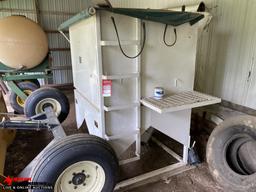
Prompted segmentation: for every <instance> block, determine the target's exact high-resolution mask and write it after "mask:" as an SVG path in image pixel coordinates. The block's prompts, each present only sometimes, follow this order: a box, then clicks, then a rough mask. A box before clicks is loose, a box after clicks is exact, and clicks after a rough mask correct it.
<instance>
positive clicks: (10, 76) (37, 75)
mask: <svg viewBox="0 0 256 192" xmlns="http://www.w3.org/2000/svg"><path fill="white" fill-rule="evenodd" d="M0 72H1V73H4V74H2V75H1V77H0V81H5V82H6V83H7V85H8V86H9V88H10V89H11V90H12V91H13V92H14V93H16V94H17V95H18V96H19V97H20V98H21V99H23V100H26V99H27V97H28V96H27V95H26V94H25V93H24V92H23V91H22V90H21V89H20V88H19V87H18V86H17V84H16V83H15V81H21V80H33V79H50V78H52V73H51V70H50V69H49V57H48V56H47V57H46V58H45V59H44V60H43V62H42V63H41V64H40V65H38V66H36V67H35V68H33V69H28V70H26V69H20V70H15V69H11V68H9V67H7V66H5V65H4V64H3V63H0Z"/></svg>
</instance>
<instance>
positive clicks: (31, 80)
mask: <svg viewBox="0 0 256 192" xmlns="http://www.w3.org/2000/svg"><path fill="white" fill-rule="evenodd" d="M15 82H16V83H20V82H31V83H34V84H35V85H36V86H37V88H40V87H41V85H40V82H39V81H38V80H37V79H28V80H21V81H15Z"/></svg>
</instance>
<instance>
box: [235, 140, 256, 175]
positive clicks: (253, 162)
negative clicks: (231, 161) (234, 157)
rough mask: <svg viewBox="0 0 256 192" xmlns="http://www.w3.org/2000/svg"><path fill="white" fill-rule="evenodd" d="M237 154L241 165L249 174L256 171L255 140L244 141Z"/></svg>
mask: <svg viewBox="0 0 256 192" xmlns="http://www.w3.org/2000/svg"><path fill="white" fill-rule="evenodd" d="M238 156H239V158H240V161H241V164H242V167H243V168H244V169H245V170H246V171H247V173H249V174H253V173H255V172H256V142H255V141H249V142H246V143H244V144H243V145H242V146H241V147H240V149H239V151H238Z"/></svg>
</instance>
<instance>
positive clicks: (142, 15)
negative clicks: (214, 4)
mask: <svg viewBox="0 0 256 192" xmlns="http://www.w3.org/2000/svg"><path fill="white" fill-rule="evenodd" d="M98 10H106V11H110V12H113V13H117V14H121V15H127V16H130V17H135V18H139V19H143V20H148V21H154V22H159V23H164V24H167V25H172V26H178V25H182V24H184V23H190V24H191V25H193V24H195V23H197V22H198V21H200V20H201V19H203V18H204V15H203V14H200V13H192V12H182V11H169V10H161V9H127V8H98Z"/></svg>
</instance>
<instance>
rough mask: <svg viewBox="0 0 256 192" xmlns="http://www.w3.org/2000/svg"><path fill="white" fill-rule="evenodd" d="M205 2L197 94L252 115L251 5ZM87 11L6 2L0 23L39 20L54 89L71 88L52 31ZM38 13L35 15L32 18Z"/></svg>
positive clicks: (55, 3)
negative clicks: (11, 18) (207, 16)
mask: <svg viewBox="0 0 256 192" xmlns="http://www.w3.org/2000/svg"><path fill="white" fill-rule="evenodd" d="M36 1H38V6H37V8H36V6H35V2H36ZM199 2H201V1H200V0H176V1H170V0H111V3H112V4H113V6H115V7H138V8H167V7H175V6H180V5H183V4H186V5H190V4H195V3H199ZM205 2H206V4H207V7H208V8H209V11H210V12H211V13H212V14H213V16H214V18H213V21H212V23H211V25H210V26H209V27H208V28H207V30H206V31H205V32H204V33H203V35H202V37H201V38H200V40H199V44H198V56H197V70H196V81H195V86H196V89H197V90H199V91H203V92H206V93H209V94H213V95H216V96H219V97H222V98H223V99H225V100H227V101H231V102H233V103H236V104H240V105H244V106H247V107H251V108H254V109H256V100H255V99H254V98H256V75H255V73H256V69H255V67H256V66H255V62H256V30H255V29H256V22H255V21H254V20H255V18H256V12H255V10H256V1H255V0H247V1H244V0H233V1H230V0H206V1H205ZM86 5H87V0H72V1H70V0H7V1H3V2H0V17H5V16H8V15H11V14H23V15H26V16H27V17H29V18H31V19H33V20H35V21H37V20H38V21H39V22H40V23H41V24H42V26H43V27H44V29H45V30H46V31H47V33H48V38H49V43H50V48H51V54H52V58H53V66H54V68H55V71H54V83H59V84H60V83H71V82H72V73H71V60H70V51H69V45H68V43H67V42H66V41H65V39H64V38H63V37H62V36H61V35H60V34H58V33H57V31H56V29H57V27H58V26H59V24H60V23H62V22H63V21H65V20H66V19H68V18H69V17H70V16H72V15H74V14H75V13H77V12H79V11H80V10H82V9H84V8H85V7H86ZM37 9H39V13H40V14H37V13H38V12H36V10H37ZM37 11H38V10H37Z"/></svg>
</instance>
